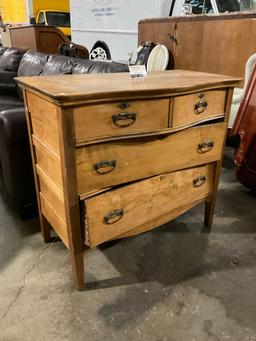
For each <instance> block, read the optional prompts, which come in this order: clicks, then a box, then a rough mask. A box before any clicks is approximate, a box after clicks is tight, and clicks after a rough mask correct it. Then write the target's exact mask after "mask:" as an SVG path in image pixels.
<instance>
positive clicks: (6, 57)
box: [0, 48, 25, 72]
mask: <svg viewBox="0 0 256 341" xmlns="http://www.w3.org/2000/svg"><path fill="white" fill-rule="evenodd" d="M24 53H25V50H22V49H17V48H8V49H6V50H5V51H4V53H3V54H2V55H1V57H0V70H2V71H13V72H17V70H18V67H19V64H20V61H21V58H22V56H23V55H24Z"/></svg>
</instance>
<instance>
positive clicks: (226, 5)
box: [216, 0, 240, 13]
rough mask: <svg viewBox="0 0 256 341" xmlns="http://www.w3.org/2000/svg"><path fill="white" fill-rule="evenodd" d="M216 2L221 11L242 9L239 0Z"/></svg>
mask: <svg viewBox="0 0 256 341" xmlns="http://www.w3.org/2000/svg"><path fill="white" fill-rule="evenodd" d="M216 4H217V6H218V10H219V12H220V13H223V12H238V11H240V4H239V2H238V0H216Z"/></svg>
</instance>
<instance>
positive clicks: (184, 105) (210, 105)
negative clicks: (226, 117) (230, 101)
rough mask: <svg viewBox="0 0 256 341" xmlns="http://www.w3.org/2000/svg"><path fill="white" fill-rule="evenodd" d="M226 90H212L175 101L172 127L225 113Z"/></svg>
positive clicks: (185, 96)
mask: <svg viewBox="0 0 256 341" xmlns="http://www.w3.org/2000/svg"><path fill="white" fill-rule="evenodd" d="M226 94H227V92H226V91H225V90H211V91H202V92H198V93H194V94H191V95H184V96H177V97H175V98H174V99H173V109H172V113H171V119H170V127H176V126H182V125H186V124H192V123H194V122H197V121H199V120H203V119H207V118H209V117H214V116H217V115H219V114H223V113H224V112H225V104H226Z"/></svg>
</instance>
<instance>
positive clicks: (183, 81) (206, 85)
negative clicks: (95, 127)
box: [17, 70, 239, 106]
mask: <svg viewBox="0 0 256 341" xmlns="http://www.w3.org/2000/svg"><path fill="white" fill-rule="evenodd" d="M17 81H18V83H19V84H20V85H22V86H23V87H25V88H26V87H28V88H29V89H30V91H33V90H35V91H36V92H37V93H40V94H42V95H45V96H47V98H48V100H49V101H52V102H54V103H56V104H58V105H61V106H71V105H76V106H78V105H81V104H82V103H91V102H98V103H99V102H106V101H116V100H120V99H122V100H126V99H133V100H134V99H140V100H141V99H146V98H148V99H154V98H163V97H165V98H166V97H168V96H172V95H176V94H182V93H183V94H184V92H194V91H200V90H202V89H204V90H207V89H211V88H224V87H228V86H235V85H237V84H238V82H239V79H238V78H237V77H229V76H223V75H216V74H209V73H202V72H193V71H184V70H171V71H155V72H149V73H148V76H147V77H145V78H141V79H131V78H130V77H129V74H128V73H115V74H114V76H113V74H111V73H109V74H107V73H105V74H84V75H58V76H42V77H18V78H17Z"/></svg>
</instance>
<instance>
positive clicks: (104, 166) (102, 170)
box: [93, 160, 116, 174]
mask: <svg viewBox="0 0 256 341" xmlns="http://www.w3.org/2000/svg"><path fill="white" fill-rule="evenodd" d="M93 168H94V170H95V171H96V172H97V173H98V174H107V173H110V172H112V171H113V170H114V169H115V168H116V160H104V161H100V162H97V163H95V164H94V165H93Z"/></svg>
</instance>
